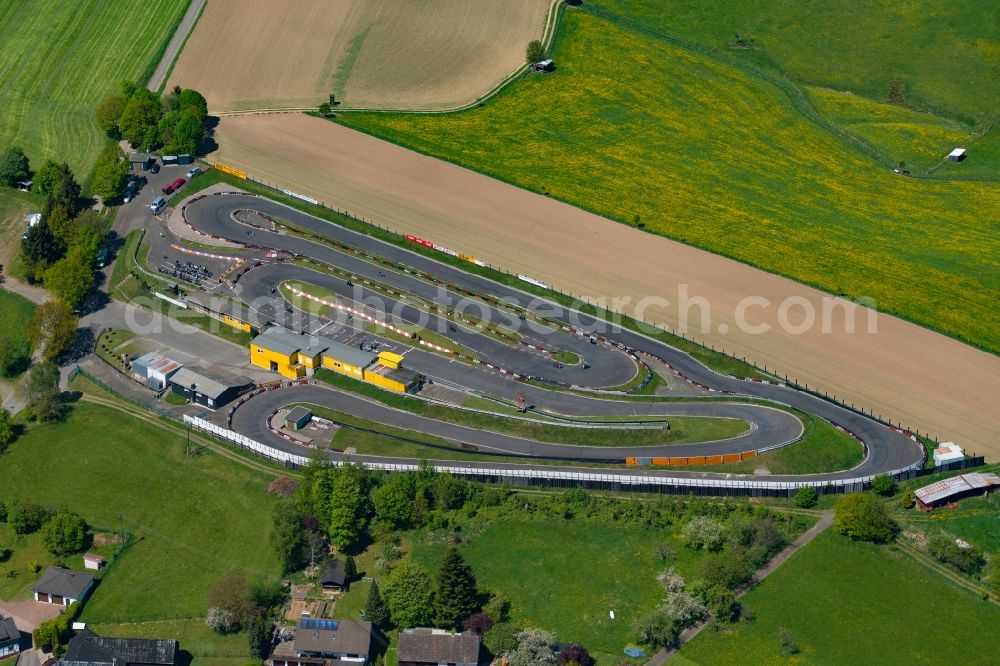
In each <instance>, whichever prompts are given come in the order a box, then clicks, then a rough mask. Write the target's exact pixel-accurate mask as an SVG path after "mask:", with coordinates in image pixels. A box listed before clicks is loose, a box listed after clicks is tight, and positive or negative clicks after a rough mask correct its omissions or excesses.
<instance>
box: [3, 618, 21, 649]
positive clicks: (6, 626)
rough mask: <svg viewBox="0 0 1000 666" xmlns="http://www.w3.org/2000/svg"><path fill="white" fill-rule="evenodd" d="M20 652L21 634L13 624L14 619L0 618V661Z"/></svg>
mask: <svg viewBox="0 0 1000 666" xmlns="http://www.w3.org/2000/svg"><path fill="white" fill-rule="evenodd" d="M20 651H21V632H20V631H19V630H18V628H17V625H16V624H15V623H14V618H12V617H5V618H0V659H3V658H4V657H10V656H11V655H15V654H17V653H18V652H20Z"/></svg>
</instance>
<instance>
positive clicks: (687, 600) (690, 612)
mask: <svg viewBox="0 0 1000 666" xmlns="http://www.w3.org/2000/svg"><path fill="white" fill-rule="evenodd" d="M663 610H664V611H666V613H667V615H668V616H669V617H671V618H673V620H674V622H675V623H676V625H677V627H678V628H680V629H687V628H688V627H690V626H693V625H694V624H695V623H697V622H698V621H699V620H702V619H704V617H705V615H707V614H708V609H707V608H705V602H703V601H702V600H701V599H699V598H698V597H696V596H695V595H693V594H688V593H687V592H671V593H669V594H667V598H666V600H665V601H664V602H663Z"/></svg>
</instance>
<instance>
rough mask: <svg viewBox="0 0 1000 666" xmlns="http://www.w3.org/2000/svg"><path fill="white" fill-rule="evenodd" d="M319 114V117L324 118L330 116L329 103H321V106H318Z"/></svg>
mask: <svg viewBox="0 0 1000 666" xmlns="http://www.w3.org/2000/svg"><path fill="white" fill-rule="evenodd" d="M319 112H320V115H324V116H328V115H330V103H329V102H323V103H322V104H320V105H319Z"/></svg>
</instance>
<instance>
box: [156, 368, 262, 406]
mask: <svg viewBox="0 0 1000 666" xmlns="http://www.w3.org/2000/svg"><path fill="white" fill-rule="evenodd" d="M252 388H253V382H252V381H250V380H249V379H246V378H245V377H236V376H235V375H230V374H228V373H224V372H220V371H217V370H209V369H206V368H192V367H184V368H181V369H180V370H178V371H177V372H176V373H174V374H173V375H172V376H171V377H170V390H171V391H173V392H174V393H176V394H178V395H182V396H184V397H185V398H187V399H188V400H190V401H191V402H193V403H195V404H198V405H203V406H205V407H208V408H209V409H218V408H219V407H222V406H223V405H226V404H229V403H230V402H232V401H233V400H234V399H235V398H236V397H237V396H239V395H240V394H241V393H244V392H246V391H249V390H250V389H252Z"/></svg>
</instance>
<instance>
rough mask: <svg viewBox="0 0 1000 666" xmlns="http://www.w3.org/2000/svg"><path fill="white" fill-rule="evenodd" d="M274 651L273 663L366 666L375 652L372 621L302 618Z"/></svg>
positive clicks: (281, 665) (304, 665)
mask: <svg viewBox="0 0 1000 666" xmlns="http://www.w3.org/2000/svg"><path fill="white" fill-rule="evenodd" d="M282 638H283V639H282V640H281V641H280V642H279V643H278V645H277V646H276V647H275V648H274V650H273V651H272V652H271V658H270V662H271V664H272V666H342V665H343V666H346V665H347V664H350V665H351V666H357V665H359V664H360V665H361V666H364V665H365V664H367V663H368V661H369V657H370V656H371V651H372V623H371V622H364V621H360V620H325V619H317V618H302V619H300V620H299V624H298V626H297V627H296V628H295V629H294V630H293V631H292V632H290V633H287V634H284V635H283V637H282Z"/></svg>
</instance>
